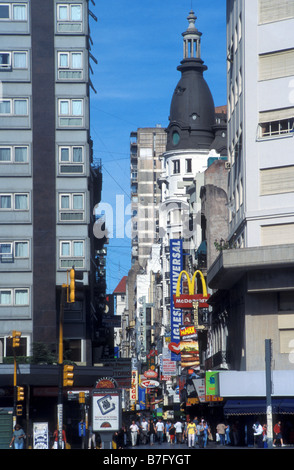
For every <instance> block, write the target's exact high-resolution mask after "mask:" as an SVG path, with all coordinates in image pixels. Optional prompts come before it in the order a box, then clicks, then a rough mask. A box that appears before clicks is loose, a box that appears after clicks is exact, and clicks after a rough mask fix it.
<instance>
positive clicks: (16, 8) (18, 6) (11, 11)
mask: <svg viewBox="0 0 294 470" xmlns="http://www.w3.org/2000/svg"><path fill="white" fill-rule="evenodd" d="M3 20H10V21H27V5H26V4H25V3H23V4H22V3H12V4H10V3H6V4H2V5H0V21H3Z"/></svg>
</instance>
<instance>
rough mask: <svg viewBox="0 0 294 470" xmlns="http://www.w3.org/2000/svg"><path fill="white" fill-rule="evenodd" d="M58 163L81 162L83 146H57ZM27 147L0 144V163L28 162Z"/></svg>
mask: <svg viewBox="0 0 294 470" xmlns="http://www.w3.org/2000/svg"><path fill="white" fill-rule="evenodd" d="M58 152H59V162H60V163H83V162H84V148H83V147H82V146H73V145H67V146H59V151H58ZM28 161H29V147H28V146H22V145H19V146H18V145H7V146H4V145H2V146H0V163H13V162H14V163H28Z"/></svg>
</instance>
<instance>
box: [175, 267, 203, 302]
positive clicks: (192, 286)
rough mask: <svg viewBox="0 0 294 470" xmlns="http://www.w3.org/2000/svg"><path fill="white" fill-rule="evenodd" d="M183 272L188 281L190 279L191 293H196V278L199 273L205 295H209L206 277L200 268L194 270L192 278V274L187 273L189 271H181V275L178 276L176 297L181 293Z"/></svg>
mask: <svg viewBox="0 0 294 470" xmlns="http://www.w3.org/2000/svg"><path fill="white" fill-rule="evenodd" d="M183 274H185V276H186V278H187V281H188V287H189V295H194V294H195V292H194V290H195V280H196V276H197V274H199V276H200V279H201V282H202V291H203V297H207V287H206V282H205V279H204V276H203V274H202V272H201V271H199V270H197V271H195V272H194V274H193V276H192V279H190V276H189V274H188V273H187V271H181V272H180V274H179V277H178V281H177V288H176V297H179V295H180V288H181V278H182V275H183Z"/></svg>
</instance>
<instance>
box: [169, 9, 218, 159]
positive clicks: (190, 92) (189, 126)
mask: <svg viewBox="0 0 294 470" xmlns="http://www.w3.org/2000/svg"><path fill="white" fill-rule="evenodd" d="M187 19H188V21H189V26H188V29H187V31H185V32H184V33H183V38H184V58H183V60H182V62H181V64H180V65H179V66H178V67H177V70H179V71H180V72H181V74H182V76H181V79H180V81H179V82H178V84H177V86H176V88H175V91H174V94H173V97H172V101H171V106H170V116H169V125H168V127H167V147H166V150H167V151H169V150H179V149H181V150H185V149H209V148H210V147H211V144H212V142H213V140H214V137H215V132H214V125H215V106H214V101H213V97H212V95H211V92H210V89H209V87H208V85H207V83H206V81H205V79H204V78H203V72H204V71H205V70H207V67H206V65H204V62H203V60H202V59H201V36H202V33H200V32H199V31H198V29H197V28H196V26H195V22H196V19H197V17H196V16H195V14H194V12H193V11H192V10H191V11H190V14H189V16H188V18H187Z"/></svg>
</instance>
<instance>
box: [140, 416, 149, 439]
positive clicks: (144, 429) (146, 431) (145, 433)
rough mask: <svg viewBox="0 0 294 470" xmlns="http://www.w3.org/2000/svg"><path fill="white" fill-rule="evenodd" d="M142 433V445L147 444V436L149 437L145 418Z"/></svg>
mask: <svg viewBox="0 0 294 470" xmlns="http://www.w3.org/2000/svg"><path fill="white" fill-rule="evenodd" d="M141 431H142V444H144V445H145V444H147V436H148V423H147V421H146V419H145V418H143V420H142V423H141Z"/></svg>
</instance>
